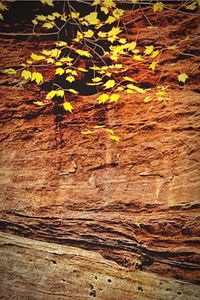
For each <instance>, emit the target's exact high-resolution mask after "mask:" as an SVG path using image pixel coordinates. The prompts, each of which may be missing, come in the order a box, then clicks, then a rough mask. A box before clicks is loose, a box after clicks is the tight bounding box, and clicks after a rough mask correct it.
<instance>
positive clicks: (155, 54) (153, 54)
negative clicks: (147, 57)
mask: <svg viewBox="0 0 200 300" xmlns="http://www.w3.org/2000/svg"><path fill="white" fill-rule="evenodd" d="M158 54H159V51H158V50H156V51H153V52H152V53H151V57H152V58H155V57H156V56H157V55H158Z"/></svg>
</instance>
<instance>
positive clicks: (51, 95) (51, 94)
mask: <svg viewBox="0 0 200 300" xmlns="http://www.w3.org/2000/svg"><path fill="white" fill-rule="evenodd" d="M55 96H56V91H54V90H53V91H51V92H49V93H48V94H47V95H46V99H48V100H51V99H53V98H54V97H55Z"/></svg>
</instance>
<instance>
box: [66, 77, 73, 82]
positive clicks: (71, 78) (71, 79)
mask: <svg viewBox="0 0 200 300" xmlns="http://www.w3.org/2000/svg"><path fill="white" fill-rule="evenodd" d="M66 80H67V81H69V82H73V81H75V78H74V76H67V77H66Z"/></svg>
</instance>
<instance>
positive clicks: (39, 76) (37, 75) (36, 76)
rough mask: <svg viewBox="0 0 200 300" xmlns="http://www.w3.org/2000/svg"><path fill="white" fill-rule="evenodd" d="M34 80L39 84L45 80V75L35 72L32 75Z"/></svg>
mask: <svg viewBox="0 0 200 300" xmlns="http://www.w3.org/2000/svg"><path fill="white" fill-rule="evenodd" d="M34 80H35V82H36V83H37V84H40V83H41V82H42V81H43V75H42V74H41V73H39V72H33V73H32V76H31V81H34Z"/></svg>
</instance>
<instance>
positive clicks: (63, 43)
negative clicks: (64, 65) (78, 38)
mask: <svg viewBox="0 0 200 300" xmlns="http://www.w3.org/2000/svg"><path fill="white" fill-rule="evenodd" d="M66 45H67V43H66V42H64V41H59V42H57V43H56V46H57V47H64V46H66Z"/></svg>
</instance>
